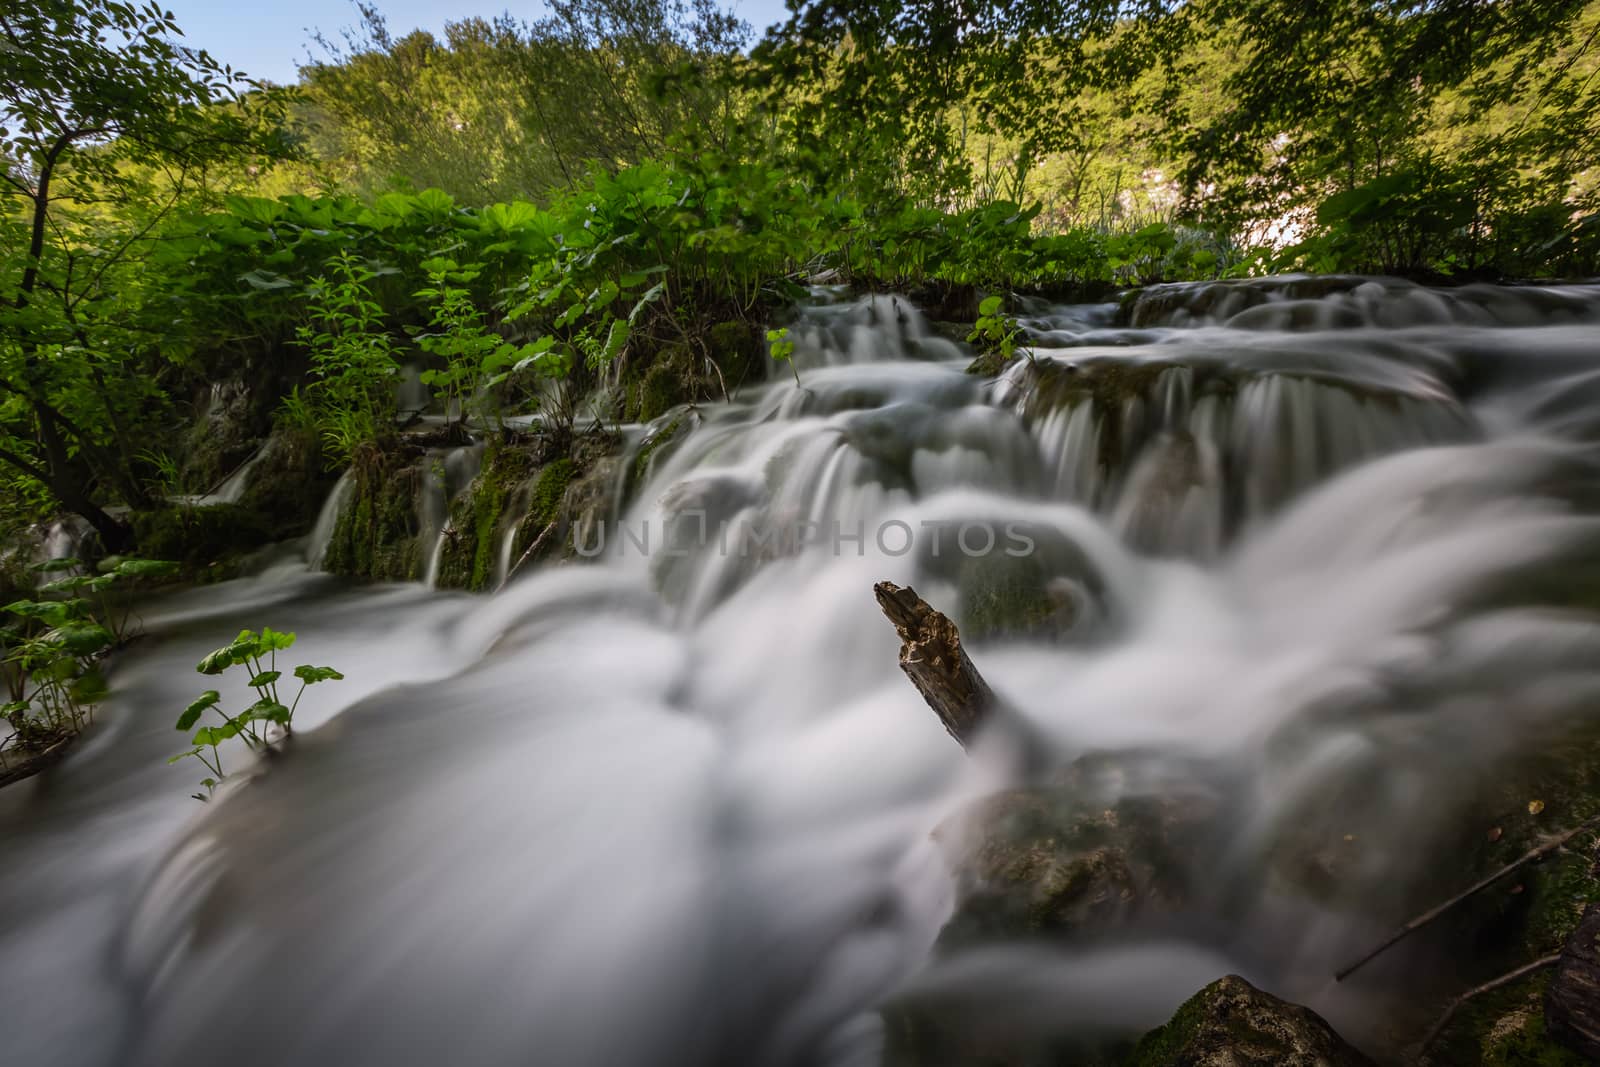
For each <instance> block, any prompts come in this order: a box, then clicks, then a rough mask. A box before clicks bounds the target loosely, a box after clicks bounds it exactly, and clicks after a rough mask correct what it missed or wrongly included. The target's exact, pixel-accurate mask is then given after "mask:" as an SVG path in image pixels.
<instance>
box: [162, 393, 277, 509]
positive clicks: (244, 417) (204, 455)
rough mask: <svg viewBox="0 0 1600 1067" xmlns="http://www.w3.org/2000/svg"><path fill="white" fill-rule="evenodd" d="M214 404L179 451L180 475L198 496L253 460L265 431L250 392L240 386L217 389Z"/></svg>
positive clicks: (210, 399) (208, 407)
mask: <svg viewBox="0 0 1600 1067" xmlns="http://www.w3.org/2000/svg"><path fill="white" fill-rule="evenodd" d="M216 388H217V392H216V396H215V400H213V399H212V397H207V398H206V400H205V403H206V405H207V410H206V411H205V412H204V413H203V414H202V415H201V416H200V418H199V419H198V420H197V421H196V422H195V424H194V426H193V427H192V428H191V429H190V430H189V432H188V434H187V435H186V437H185V438H184V440H183V442H182V443H181V446H180V449H179V456H180V462H181V467H180V473H181V475H182V481H183V483H184V484H185V485H188V486H192V487H194V489H195V491H196V492H201V491H205V490H208V489H210V488H211V487H212V486H215V485H217V484H219V483H220V482H222V481H223V480H224V479H225V478H227V477H228V475H230V474H232V473H233V472H234V471H235V470H237V469H238V468H239V467H240V466H241V465H242V464H244V463H245V462H246V461H248V460H249V459H250V456H251V455H252V454H253V453H254V452H255V450H256V447H257V446H258V445H259V444H260V434H259V433H258V431H261V432H263V433H264V432H265V430H266V428H267V427H265V426H263V425H259V424H258V419H257V418H256V415H255V412H254V410H253V404H252V399H251V395H250V390H249V389H248V388H246V387H245V386H244V385H242V384H241V383H239V382H225V383H222V384H221V385H220V386H218V387H216Z"/></svg>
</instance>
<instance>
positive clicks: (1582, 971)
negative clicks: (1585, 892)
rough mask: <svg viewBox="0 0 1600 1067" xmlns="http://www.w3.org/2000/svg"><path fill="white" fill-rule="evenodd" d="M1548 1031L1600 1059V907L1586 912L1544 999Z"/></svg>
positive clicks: (1568, 940) (1591, 1056) (1568, 943)
mask: <svg viewBox="0 0 1600 1067" xmlns="http://www.w3.org/2000/svg"><path fill="white" fill-rule="evenodd" d="M1544 1021H1545V1028H1546V1029H1547V1030H1548V1031H1549V1033H1550V1036H1551V1037H1553V1038H1555V1039H1556V1040H1557V1041H1559V1042H1561V1043H1562V1044H1563V1045H1566V1046H1567V1047H1568V1048H1570V1049H1572V1050H1573V1051H1575V1052H1580V1053H1582V1054H1583V1055H1585V1056H1588V1057H1589V1058H1590V1059H1595V1060H1600V904H1590V905H1589V906H1588V907H1587V908H1585V909H1584V912H1583V918H1582V919H1581V920H1579V922H1578V928H1577V929H1576V930H1574V931H1572V936H1570V937H1568V938H1567V943H1566V945H1565V946H1564V947H1563V948H1562V950H1561V960H1560V962H1559V963H1557V964H1556V973H1555V975H1554V976H1553V977H1552V978H1551V979H1550V987H1549V988H1548V989H1547V990H1546V991H1545V996H1544Z"/></svg>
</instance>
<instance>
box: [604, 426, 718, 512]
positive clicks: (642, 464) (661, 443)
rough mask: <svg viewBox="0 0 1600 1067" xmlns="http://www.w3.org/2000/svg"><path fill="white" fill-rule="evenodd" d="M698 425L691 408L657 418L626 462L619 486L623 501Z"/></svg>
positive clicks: (634, 491)
mask: <svg viewBox="0 0 1600 1067" xmlns="http://www.w3.org/2000/svg"><path fill="white" fill-rule="evenodd" d="M698 425H700V416H699V414H698V413H697V412H696V411H695V410H694V409H693V408H691V407H688V406H682V407H678V408H674V409H673V410H672V411H670V412H668V413H667V414H665V415H663V416H662V417H661V418H659V419H657V420H656V421H655V423H653V424H652V425H651V426H650V427H649V428H648V429H647V430H646V431H645V435H644V440H642V441H640V442H639V447H638V448H637V449H636V450H635V451H634V453H633V458H632V459H630V460H629V461H628V470H627V478H628V482H627V485H625V486H624V487H623V495H624V498H625V499H628V500H631V499H633V497H634V496H635V495H637V493H638V491H639V490H640V488H642V487H643V486H644V484H645V482H647V481H648V480H649V479H650V475H651V474H652V473H653V472H654V471H655V469H656V467H657V466H659V465H660V463H661V462H662V461H663V460H665V459H666V458H667V456H668V455H670V454H671V453H672V451H673V450H674V449H675V448H677V446H678V445H679V444H681V443H682V442H683V440H684V438H686V437H688V436H689V433H690V431H692V430H693V429H694V428H695V427H696V426H698Z"/></svg>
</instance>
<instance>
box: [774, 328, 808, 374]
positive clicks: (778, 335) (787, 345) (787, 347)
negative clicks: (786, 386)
mask: <svg viewBox="0 0 1600 1067" xmlns="http://www.w3.org/2000/svg"><path fill="white" fill-rule="evenodd" d="M767 352H768V354H769V355H771V356H772V358H773V359H774V360H776V361H777V362H779V363H786V364H788V366H789V370H790V371H792V372H793V373H794V384H796V385H799V384H800V371H799V370H798V369H796V368H795V365H794V342H793V341H791V340H789V328H788V327H787V326H784V327H782V328H780V329H776V330H768V331H767Z"/></svg>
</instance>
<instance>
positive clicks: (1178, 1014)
mask: <svg viewBox="0 0 1600 1067" xmlns="http://www.w3.org/2000/svg"><path fill="white" fill-rule="evenodd" d="M1211 994H1212V989H1211V987H1210V986H1207V987H1206V988H1204V989H1202V990H1200V992H1198V993H1196V994H1195V995H1194V996H1192V997H1190V998H1189V999H1188V1000H1186V1001H1184V1002H1183V1003H1182V1004H1181V1005H1179V1007H1178V1010H1177V1011H1175V1012H1173V1014H1172V1018H1171V1019H1168V1020H1167V1022H1166V1023H1165V1024H1163V1025H1161V1026H1158V1027H1156V1028H1155V1029H1154V1030H1152V1031H1150V1032H1149V1033H1148V1034H1146V1035H1144V1037H1143V1038H1141V1039H1140V1040H1139V1044H1138V1045H1137V1046H1135V1048H1134V1050H1133V1055H1132V1056H1130V1057H1128V1062H1127V1064H1126V1065H1125V1067H1162V1065H1163V1064H1173V1063H1177V1062H1180V1061H1179V1060H1178V1057H1179V1056H1180V1055H1181V1054H1182V1052H1183V1050H1184V1048H1185V1047H1187V1046H1188V1045H1189V1044H1190V1043H1191V1042H1193V1041H1194V1040H1195V1038H1196V1037H1197V1036H1198V1035H1199V1033H1200V1028H1201V1026H1202V1025H1204V1023H1205V1020H1206V1016H1207V1015H1208V1014H1209V1013H1210V1010H1211Z"/></svg>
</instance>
